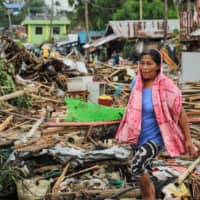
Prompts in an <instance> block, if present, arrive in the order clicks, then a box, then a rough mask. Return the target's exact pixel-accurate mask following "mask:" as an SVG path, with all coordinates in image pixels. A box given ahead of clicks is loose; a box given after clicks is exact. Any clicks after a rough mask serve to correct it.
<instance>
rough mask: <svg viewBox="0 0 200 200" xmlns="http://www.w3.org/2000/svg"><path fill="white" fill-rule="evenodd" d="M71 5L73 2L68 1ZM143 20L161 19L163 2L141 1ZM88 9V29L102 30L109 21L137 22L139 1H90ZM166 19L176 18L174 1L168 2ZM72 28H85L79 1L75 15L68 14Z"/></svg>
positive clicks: (176, 11)
mask: <svg viewBox="0 0 200 200" xmlns="http://www.w3.org/2000/svg"><path fill="white" fill-rule="evenodd" d="M70 2H71V4H72V3H73V2H74V1H73V0H71V1H70ZM142 2H143V19H163V18H164V1H163V0H154V1H152V0H143V1H142ZM88 7H89V9H88V10H89V12H88V16H89V28H90V29H102V28H103V29H104V28H105V25H106V23H108V21H109V20H138V19H139V1H138V0H126V1H124V0H118V1H115V0H90V1H89V3H88ZM168 7H169V9H168V18H169V19H173V18H178V7H177V4H176V3H175V1H174V0H171V1H169V2H168ZM68 16H69V18H70V19H71V21H72V24H73V26H75V25H80V26H83V27H84V26H85V25H84V24H85V5H84V1H81V0H79V5H78V6H77V8H76V11H75V13H74V14H73V15H72V14H71V13H68Z"/></svg>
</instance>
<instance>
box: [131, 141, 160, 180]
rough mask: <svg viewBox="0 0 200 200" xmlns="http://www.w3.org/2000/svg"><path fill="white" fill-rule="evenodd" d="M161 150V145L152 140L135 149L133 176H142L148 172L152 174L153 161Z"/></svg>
mask: <svg viewBox="0 0 200 200" xmlns="http://www.w3.org/2000/svg"><path fill="white" fill-rule="evenodd" d="M160 150H161V147H160V145H159V144H156V143H154V142H152V141H150V142H147V143H145V144H144V145H142V146H141V147H140V148H138V149H135V150H134V151H135V153H134V156H133V159H132V163H131V172H132V174H133V176H135V177H140V176H142V175H144V173H146V172H147V173H149V174H150V175H151V174H152V172H151V165H152V161H153V159H154V158H155V157H156V156H157V155H158V154H159V152H160Z"/></svg>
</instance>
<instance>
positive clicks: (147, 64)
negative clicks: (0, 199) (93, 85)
mask: <svg viewBox="0 0 200 200" xmlns="http://www.w3.org/2000/svg"><path fill="white" fill-rule="evenodd" d="M131 89H132V92H131V95H130V98H129V101H128V105H127V108H126V112H125V114H124V116H123V119H122V120H121V123H120V126H119V128H118V131H117V134H116V139H117V140H118V141H119V142H124V143H130V144H131V146H132V147H133V149H134V155H133V160H132V161H131V172H132V174H133V176H134V177H136V179H137V181H138V183H139V186H140V189H141V194H142V197H143V199H145V200H154V199H156V197H155V188H154V185H153V183H152V181H151V164H152V161H153V159H154V158H155V157H156V156H157V155H158V154H159V152H160V151H162V150H164V149H166V150H167V151H168V153H169V154H170V155H171V156H179V155H181V154H188V155H189V156H190V157H191V158H193V157H195V156H197V151H196V149H195V146H194V145H193V143H192V141H191V136H190V130H189V125H188V121H187V115H186V112H185V110H184V108H183V107H182V103H181V91H180V90H179V88H178V87H177V86H176V85H175V84H174V83H173V81H172V80H171V79H169V78H168V77H167V76H165V75H164V74H163V71H162V58H161V55H160V53H159V51H158V50H156V49H147V50H144V51H143V52H142V53H141V55H140V57H139V65H138V74H137V77H136V79H134V80H133V81H132V83H131Z"/></svg>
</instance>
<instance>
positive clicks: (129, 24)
mask: <svg viewBox="0 0 200 200" xmlns="http://www.w3.org/2000/svg"><path fill="white" fill-rule="evenodd" d="M109 26H111V28H112V30H113V32H114V33H115V34H116V35H117V36H119V37H124V38H137V37H152V38H162V37H163V35H164V30H163V27H164V26H163V20H142V21H140V20H125V21H109ZM167 27H168V34H172V33H173V31H174V29H178V30H180V23H179V20H168V25H167Z"/></svg>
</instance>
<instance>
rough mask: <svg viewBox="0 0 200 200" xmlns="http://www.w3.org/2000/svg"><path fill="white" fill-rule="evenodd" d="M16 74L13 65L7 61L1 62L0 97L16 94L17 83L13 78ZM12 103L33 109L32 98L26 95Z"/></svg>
mask: <svg viewBox="0 0 200 200" xmlns="http://www.w3.org/2000/svg"><path fill="white" fill-rule="evenodd" d="M14 74H15V68H14V66H13V64H12V63H8V62H7V61H6V60H0V96H3V95H6V94H9V93H12V92H15V90H16V88H15V83H14V81H13V78H12V77H13V76H14ZM11 103H12V104H14V105H17V106H18V107H20V108H31V107H32V98H31V97H29V96H27V95H26V94H24V95H22V96H19V97H17V98H15V99H14V100H12V101H11Z"/></svg>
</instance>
